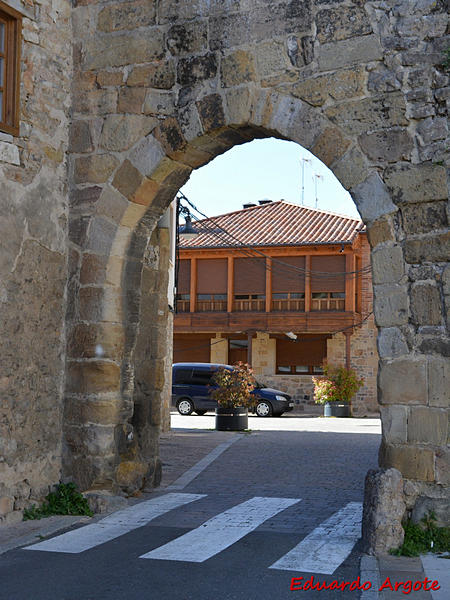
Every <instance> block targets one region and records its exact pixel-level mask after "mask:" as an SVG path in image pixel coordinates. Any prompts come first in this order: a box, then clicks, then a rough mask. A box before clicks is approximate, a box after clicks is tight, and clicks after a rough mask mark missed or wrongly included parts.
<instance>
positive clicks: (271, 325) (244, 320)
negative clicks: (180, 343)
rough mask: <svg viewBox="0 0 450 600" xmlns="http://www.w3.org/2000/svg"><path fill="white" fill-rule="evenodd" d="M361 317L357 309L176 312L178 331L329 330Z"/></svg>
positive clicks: (322, 331) (335, 329)
mask: <svg viewBox="0 0 450 600" xmlns="http://www.w3.org/2000/svg"><path fill="white" fill-rule="evenodd" d="M360 320H361V315H359V314H358V313H354V312H344V311H342V312H340V311H332V310H328V311H311V312H303V311H300V312H296V311H294V310H292V311H286V312H264V311H259V312H258V311H245V310H244V311H241V312H211V311H208V312H199V311H197V312H192V313H190V312H184V313H182V312H179V313H178V314H176V315H175V319H174V331H175V332H176V333H196V332H223V333H227V332H230V333H231V332H235V331H248V330H252V329H253V330H255V331H271V332H285V331H294V332H295V331H301V332H311V333H329V332H334V331H338V330H340V329H344V328H346V327H350V326H352V325H354V324H355V323H358V322H359V321H360Z"/></svg>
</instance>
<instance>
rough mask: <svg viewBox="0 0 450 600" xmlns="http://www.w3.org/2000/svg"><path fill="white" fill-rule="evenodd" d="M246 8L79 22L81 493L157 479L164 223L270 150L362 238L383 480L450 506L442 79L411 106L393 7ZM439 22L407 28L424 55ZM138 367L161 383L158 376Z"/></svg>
mask: <svg viewBox="0 0 450 600" xmlns="http://www.w3.org/2000/svg"><path fill="white" fill-rule="evenodd" d="M231 4H232V6H231ZM242 4H243V7H240V3H228V2H227V3H222V2H221V3H203V2H198V3H194V4H192V3H190V2H186V3H184V2H171V1H167V2H161V3H160V4H159V7H158V10H156V8H155V9H154V6H153V3H150V4H149V5H147V4H146V5H145V6H144V5H142V6H140V5H139V6H137V8H136V10H133V11H130V10H128V8H127V6H128V5H127V4H112V3H111V4H107V5H102V8H101V9H100V10H98V7H97V6H96V5H88V6H80V7H77V8H76V9H75V11H74V23H75V39H76V44H77V48H80V54H79V62H78V64H77V69H76V77H75V82H74V111H75V116H74V122H73V127H72V153H73V154H72V162H73V181H72V183H73V190H72V219H71V225H72V227H71V231H72V237H71V241H72V252H71V258H72V260H71V265H72V269H71V276H70V280H69V295H70V298H71V299H72V301H71V302H70V306H69V313H68V324H67V330H68V361H67V386H66V400H65V406H66V410H65V441H66V472H67V473H70V474H71V475H72V476H74V477H75V479H77V480H78V482H79V483H80V484H81V486H82V487H83V488H84V489H87V488H89V489H92V488H98V489H110V490H112V491H114V490H117V489H118V488H120V487H122V488H124V489H126V490H127V491H132V490H133V488H136V487H139V485H141V484H142V481H143V479H144V478H150V479H152V478H153V480H157V478H158V448H157V439H156V437H155V436H156V435H157V432H158V393H156V394H155V390H156V392H157V390H158V389H160V388H161V386H162V385H163V381H164V369H165V366H164V365H165V359H166V353H167V347H166V346H164V345H163V344H161V345H160V347H159V348H158V343H157V340H158V332H157V331H156V333H155V335H153V336H151V335H149V332H148V324H149V323H150V322H151V324H152V325H151V326H152V327H155V328H156V330H158V328H159V329H161V328H164V327H165V326H166V325H167V323H169V321H170V317H169V315H168V314H167V313H166V311H165V310H164V308H162V307H160V306H159V305H158V286H157V281H158V278H159V276H160V275H159V269H158V268H155V265H156V264H157V259H156V258H155V251H154V250H153V248H155V247H156V248H158V247H160V246H161V244H159V240H158V239H157V237H155V236H156V235H157V234H156V233H154V228H155V225H156V222H157V220H158V219H159V217H160V216H161V215H162V213H163V211H164V209H165V208H166V207H167V206H168V205H169V203H170V201H171V200H172V199H173V198H174V196H175V194H176V192H177V190H178V189H179V188H180V187H181V186H182V184H183V183H184V182H185V181H186V179H187V177H188V176H189V173H190V172H191V170H192V169H193V168H197V167H199V166H202V165H203V164H206V163H207V162H208V161H209V160H211V159H212V158H214V157H215V156H217V155H218V154H220V153H223V152H225V151H226V150H227V149H229V148H231V147H232V146H233V145H235V144H239V143H243V142H245V141H249V140H251V139H253V138H255V137H265V136H269V135H274V136H276V137H280V138H283V139H289V140H292V141H295V142H298V143H299V144H301V145H302V146H304V147H305V148H307V149H309V150H310V151H311V152H312V153H313V154H315V155H316V156H317V157H318V158H320V159H321V160H322V161H323V162H324V163H325V164H327V166H329V167H330V168H331V169H332V170H333V171H334V173H335V175H336V176H337V177H338V179H340V181H341V183H342V184H343V185H344V187H345V188H347V189H348V190H349V191H350V192H351V194H352V196H353V198H354V200H355V203H356V205H357V206H358V209H359V211H360V214H361V217H362V219H363V220H364V222H365V223H366V225H367V226H368V231H369V240H370V243H371V247H372V266H373V280H374V292H375V318H376V323H377V325H378V327H379V351H380V370H379V400H380V402H381V404H382V414H383V443H382V448H381V452H380V464H381V465H382V466H385V467H390V466H394V467H397V468H398V469H399V470H400V471H401V472H402V474H403V476H404V478H405V480H406V487H405V489H406V492H407V494H408V502H409V506H410V507H412V506H413V505H414V503H415V501H416V499H417V498H418V497H421V496H423V497H438V498H444V497H445V496H446V494H447V492H446V487H445V486H448V472H449V469H448V460H449V454H448V450H446V448H445V444H446V436H447V423H448V420H447V413H446V409H447V408H448V398H447V397H446V390H447V388H448V363H446V362H445V358H444V357H445V354H446V352H448V337H447V333H446V331H447V332H448V320H446V319H447V313H448V302H449V294H450V293H449V289H448V282H449V277H450V271H449V268H448V266H446V261H447V260H448V235H449V234H448V228H447V225H448V222H447V215H446V212H445V199H446V198H447V183H446V171H445V167H444V166H443V165H441V164H438V163H439V162H440V160H442V158H441V157H443V156H444V154H443V152H444V137H445V136H443V131H444V129H445V123H444V120H443V117H440V116H439V114H440V112H439V111H441V108H442V102H443V99H444V98H445V94H440V95H439V93H438V90H439V89H440V88H439V87H438V86H439V83H440V84H441V87H442V85H445V82H444V79H443V78H444V75H443V73H442V69H440V67H438V66H435V67H433V69H434V73H435V75H434V80H433V81H432V80H431V79H429V78H428V79H426V76H425V74H424V73H423V72H422V75H421V77H422V78H425V79H426V81H425V80H423V81H422V80H421V81H422V83H423V86H422V87H424V89H425V91H423V92H422V95H423V94H425V96H426V99H423V98H422V96H421V94H420V93H419V92H414V89H415V88H414V85H413V82H414V81H416V80H417V78H419V77H420V73H419V71H420V58H419V56H414V55H413V53H410V55H409V56H404V52H403V50H402V48H397V45H398V44H399V43H400V42H395V40H394V41H393V39H392V38H395V36H397V38H395V39H398V35H399V34H398V33H397V32H398V31H399V28H400V26H403V27H407V23H409V21H408V20H407V19H406V17H405V15H404V14H403V13H402V11H401V9H400V8H399V9H398V10H397V13H396V12H395V11H391V9H389V8H383V9H379V10H375V9H374V7H373V6H372V3H366V6H365V8H364V7H361V6H359V5H351V6H339V7H334V8H331V9H330V8H322V9H320V10H319V9H314V10H313V9H312V7H311V6H310V3H304V2H296V1H291V2H281V1H280V2H273V6H271V7H270V12H267V11H268V10H269V9H268V8H267V7H265V6H263V5H260V4H259V3H258V2H255V6H250V4H249V3H246V2H244V3H242ZM229 5H230V6H229ZM264 5H265V3H264ZM247 8H248V10H247ZM250 9H253V10H250ZM417 10H418V11H419V14H418V15H417V17H418V18H422V17H423V16H424V15H423V14H422V13H420V11H421V10H424V9H422V8H420V7H418V8H417ZM429 10H430V11H431V10H434V12H433V13H432V14H430V15H429V17H430V18H429V19H428V20H427V21H426V22H427V23H430V22H432V23H433V27H434V30H433V29H431V30H430V28H428V29H427V30H426V31H425V29H424V28H425V25H424V28H423V30H422V29H420V31H415V30H414V35H416V36H418V39H419V38H420V39H419V42H418V43H420V44H422V45H423V44H425V45H426V44H433V42H432V41H429V40H430V39H431V40H432V39H433V36H434V37H436V36H438V35H439V32H441V33H443V32H444V31H445V26H444V22H446V18H445V13H444V9H443V8H439V7H436V9H431V8H430V9H429ZM349 16H352V18H351V19H348V17H349ZM387 17H389V19H390V20H389V19H388V21H389V22H388V21H387V20H386V19H387ZM88 18H89V27H88V28H86V23H87V22H88V21H87V19H88ZM424 23H425V21H424ZM313 25H314V27H313ZM409 27H410V29H411V28H413V24H412V22H411V23H410V24H409ZM143 28H145V29H143ZM412 30H413V29H411V31H412ZM94 32H95V35H94ZM405 35H406V34H405ZM394 42H395V43H394ZM396 44H397V45H396ZM396 61H397V62H396ZM402 61H403V62H402ZM397 63H398V64H397ZM434 64H435V65H436V64H437V63H434ZM422 71H423V70H422ZM414 78H416V79H414ZM433 86H434V87H433ZM420 89H421V88H420ZM421 98H422V100H421ZM427 110H428V111H434V112H429V113H427ZM433 161H434V162H433ZM152 236H154V237H153V239H152ZM162 246H163V244H162ZM156 254H157V250H156ZM152 257H153V258H152ZM148 294H150V295H152V294H153V300H152V302H151V303H150V305H151V308H149V306H146V305H145V303H144V298H145V297H147V295H148ZM159 313H162V314H159ZM145 323H146V324H147V325H145ZM446 327H447V330H446ZM147 340H150V343H149V342H148V341H147ZM155 342H156V350H155ZM99 347H100V348H99ZM152 352H153V354H152ZM139 356H141V357H142V356H151V361H153V362H152V364H153V365H154V366H157V367H158V368H156V370H155V369H154V370H153V371H152V373H150V372H149V370H148V366H147V367H146V364H145V360H144V361H143V360H141V359H140V358H139ZM158 361H159V363H158ZM156 377H159V379H160V381H159V382H158V383H157V384H156V379H155V378H156ZM446 382H447V383H446ZM158 386H159V388H158ZM149 407H150V408H149ZM150 438H151V439H150ZM446 465H447V466H446Z"/></svg>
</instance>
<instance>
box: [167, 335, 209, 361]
mask: <svg viewBox="0 0 450 600" xmlns="http://www.w3.org/2000/svg"><path fill="white" fill-rule="evenodd" d="M210 356H211V335H207V334H193V335H191V334H178V335H177V334H175V335H174V337H173V362H174V363H177V362H209V361H210V360H211V359H210Z"/></svg>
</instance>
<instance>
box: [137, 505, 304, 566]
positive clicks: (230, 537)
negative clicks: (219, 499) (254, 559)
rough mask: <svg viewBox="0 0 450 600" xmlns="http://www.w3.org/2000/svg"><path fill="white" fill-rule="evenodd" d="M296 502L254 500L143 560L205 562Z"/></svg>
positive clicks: (144, 555)
mask: <svg viewBox="0 0 450 600" xmlns="http://www.w3.org/2000/svg"><path fill="white" fill-rule="evenodd" d="M297 502H300V499H299V498H262V497H255V498H251V499H250V500H247V501H246V502H242V503H241V504H238V505H237V506H233V508H230V509H229V510H226V511H225V512H223V513H220V514H219V515H217V516H215V517H213V518H212V519H209V520H208V521H206V522H205V523H203V525H200V527H197V528H196V529H193V530H192V531H189V532H188V533H186V534H184V535H182V536H181V537H179V538H176V539H174V540H172V541H171V542H168V543H167V544H165V545H164V546H160V547H159V548H156V549H155V550H151V551H150V552H148V553H147V554H143V555H142V556H140V558H156V559H159V560H177V561H185V562H196V563H201V562H204V561H205V560H207V559H208V558H211V556H214V555H215V554H218V553H219V552H222V550H225V549H226V548H228V546H231V545H232V544H234V543H235V542H237V541H238V540H240V539H241V538H242V537H244V536H245V535H247V534H248V533H250V532H251V531H253V530H254V529H256V528H257V527H258V526H259V525H261V523H264V521H267V519H269V518H270V517H273V516H275V515H276V514H278V513H279V512H281V511H283V510H285V509H286V508H289V506H292V505H293V504H296V503H297Z"/></svg>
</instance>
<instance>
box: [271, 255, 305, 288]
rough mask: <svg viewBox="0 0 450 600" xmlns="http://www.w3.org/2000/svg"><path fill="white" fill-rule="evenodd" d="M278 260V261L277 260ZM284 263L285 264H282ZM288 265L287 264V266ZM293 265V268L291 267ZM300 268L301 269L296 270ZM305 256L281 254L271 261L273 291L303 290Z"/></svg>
mask: <svg viewBox="0 0 450 600" xmlns="http://www.w3.org/2000/svg"><path fill="white" fill-rule="evenodd" d="M278 260H279V261H280V262H278ZM282 263H286V264H282ZM288 265H289V266H288ZM291 266H292V267H295V268H291ZM298 269H302V270H298ZM304 269H305V257H304V256H283V257H282V258H280V259H278V258H277V259H276V260H273V261H272V291H273V292H275V293H276V292H304V291H305V271H304Z"/></svg>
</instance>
